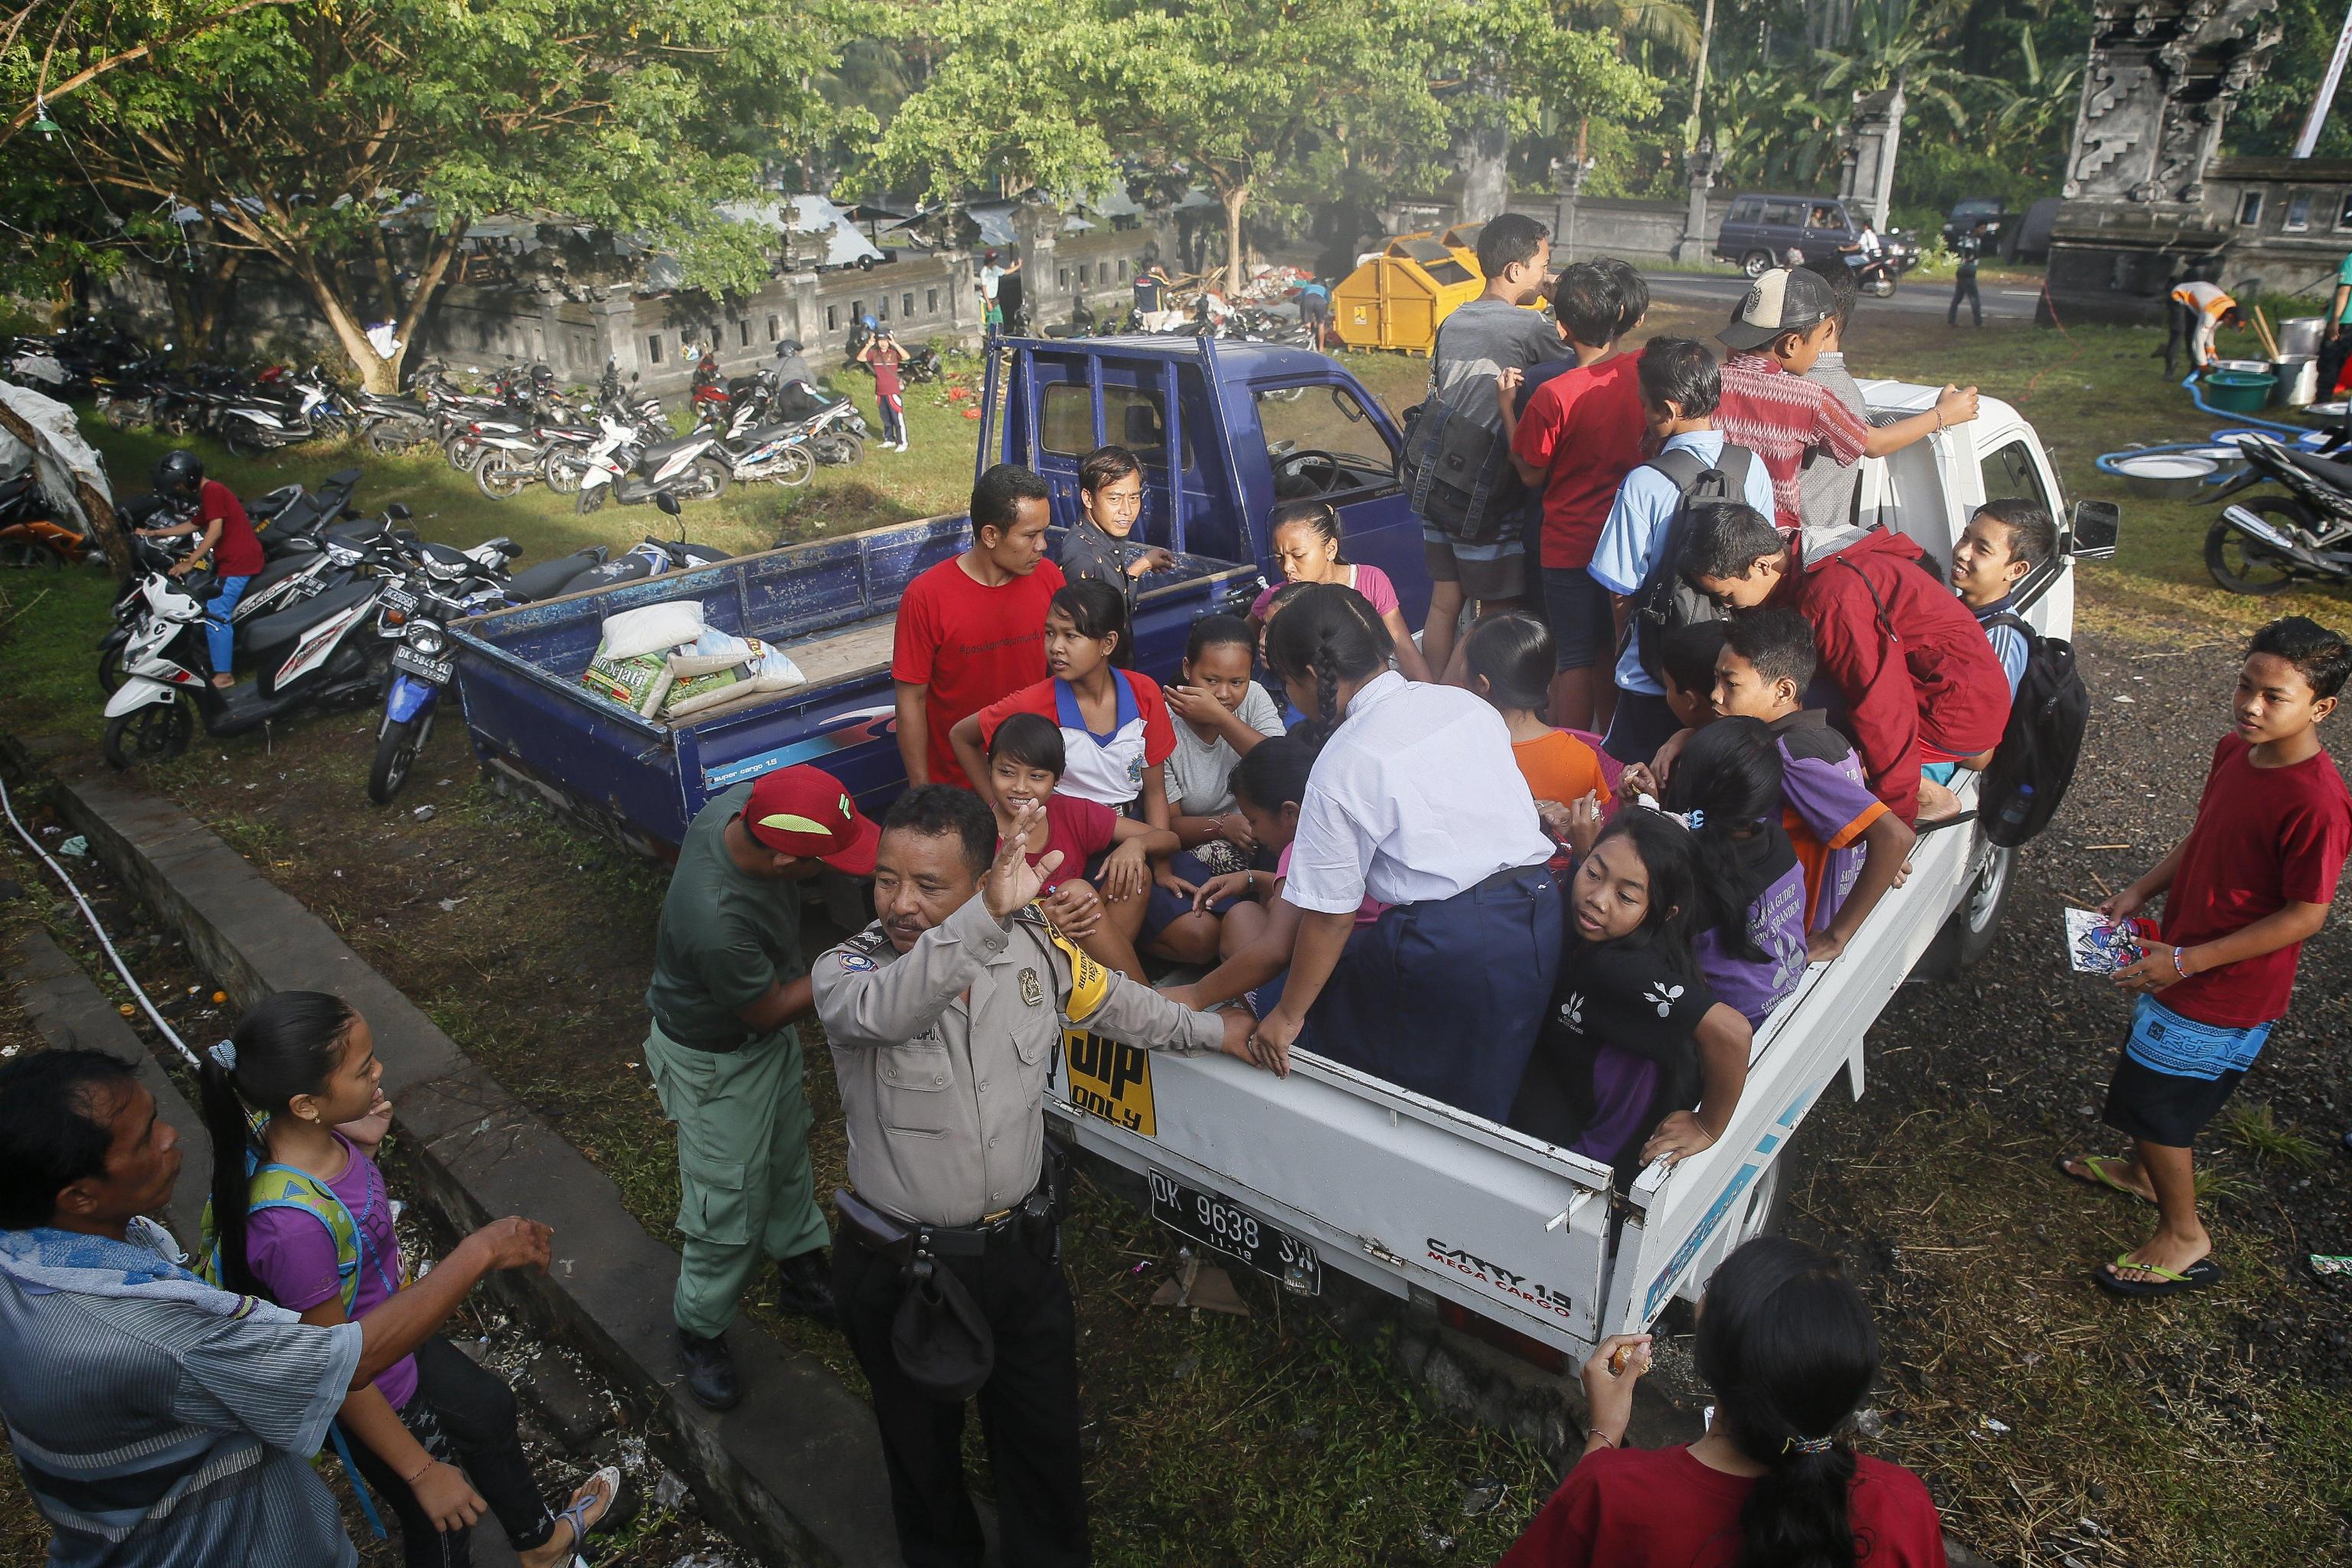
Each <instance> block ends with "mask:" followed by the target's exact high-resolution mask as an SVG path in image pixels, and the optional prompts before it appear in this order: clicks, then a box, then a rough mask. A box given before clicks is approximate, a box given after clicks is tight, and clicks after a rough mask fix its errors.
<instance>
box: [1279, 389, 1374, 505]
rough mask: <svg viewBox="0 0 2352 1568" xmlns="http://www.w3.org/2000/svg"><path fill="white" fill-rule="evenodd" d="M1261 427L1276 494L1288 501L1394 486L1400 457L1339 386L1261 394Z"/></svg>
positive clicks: (1345, 390) (1335, 495) (1357, 404)
mask: <svg viewBox="0 0 2352 1568" xmlns="http://www.w3.org/2000/svg"><path fill="white" fill-rule="evenodd" d="M1257 416H1258V424H1259V426H1261V427H1262V428H1263V429H1264V430H1265V455H1266V459H1267V461H1268V462H1270V463H1271V464H1272V465H1273V467H1274V490H1275V494H1276V495H1277V496H1279V497H1280V498H1281V499H1283V500H1298V499H1301V498H1319V497H1326V496H1329V497H1338V496H1340V495H1345V494H1352V493H1354V492H1356V491H1360V490H1368V489H1377V488H1381V487H1384V486H1389V485H1393V484H1394V483H1395V482H1396V457H1395V454H1393V453H1391V451H1390V450H1389V444H1388V442H1387V440H1386V439H1385V438H1384V437H1382V436H1381V429H1380V426H1377V425H1375V424H1373V423H1372V421H1371V419H1370V417H1369V416H1367V415H1366V414H1365V412H1364V405H1362V404H1360V403H1359V402H1358V401H1357V400H1356V397H1355V395H1354V394H1352V393H1350V392H1349V391H1348V389H1347V388H1345V387H1339V386H1269V387H1260V388H1259V389H1258V391H1257Z"/></svg>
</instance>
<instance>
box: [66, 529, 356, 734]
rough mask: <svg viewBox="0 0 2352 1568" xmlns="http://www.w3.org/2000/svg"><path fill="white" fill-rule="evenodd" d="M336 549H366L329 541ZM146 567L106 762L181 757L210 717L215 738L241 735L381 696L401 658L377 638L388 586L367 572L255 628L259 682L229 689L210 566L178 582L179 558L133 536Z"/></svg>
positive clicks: (250, 650) (110, 706)
mask: <svg viewBox="0 0 2352 1568" xmlns="http://www.w3.org/2000/svg"><path fill="white" fill-rule="evenodd" d="M328 549H329V551H330V552H331V553H334V554H337V555H342V554H349V555H351V556H352V564H353V565H357V564H358V563H360V561H361V560H362V556H363V554H364V552H360V551H355V550H351V549H350V548H349V547H347V546H343V545H341V544H336V543H330V544H329V546H328ZM132 552H133V556H134V559H136V560H137V562H138V563H139V565H140V567H141V568H142V571H143V572H144V573H145V576H144V578H143V579H142V581H141V583H140V584H139V588H138V594H139V598H140V601H141V613H140V616H139V618H138V620H137V622H136V624H135V625H134V626H133V627H132V629H131V636H130V637H129V639H128V640H127V641H126V642H125V643H124V645H123V648H122V666H121V668H122V674H123V680H122V684H121V686H120V687H119V688H117V689H116V690H115V692H114V694H113V695H112V696H110V697H109V698H108V699H107V702H106V721H107V722H106V736H105V740H104V742H103V745H102V748H101V749H102V751H103V752H104V754H105V757H106V760H107V762H108V763H110V765H112V766H114V767H117V768H127V767H129V766H131V763H135V762H163V761H168V760H170V759H171V758H173V757H176V756H178V755H180V754H181V753H182V752H185V751H186V750H187V749H188V742H191V741H192V740H194V738H195V732H196V726H197V725H198V724H199V723H201V724H202V725H203V726H204V730H205V733H206V734H207V735H214V736H221V737H226V736H230V735H241V734H244V733H246V732H247V731H252V730H258V729H261V728H263V727H264V726H266V725H269V724H274V723H275V722H276V721H278V720H279V719H282V718H285V717H287V716H289V715H290V714H293V713H296V712H299V711H300V710H304V709H306V708H315V707H320V706H324V705H326V704H329V703H333V702H350V701H364V700H373V698H374V697H375V695H376V693H377V692H378V691H380V690H381V689H383V672H384V670H385V668H386V667H387V666H388V665H389V664H390V662H391V655H390V653H389V651H388V650H386V649H384V648H383V647H382V646H381V639H380V638H379V637H376V636H375V632H374V627H375V619H376V600H377V597H378V595H379V591H380V588H381V583H380V581H379V580H378V579H376V578H373V577H362V578H361V579H359V580H358V581H355V582H351V583H347V584H344V585H343V586H341V587H340V588H331V589H329V590H328V591H326V592H325V593H322V594H320V595H318V596H317V597H315V598H312V599H310V600H308V601H306V602H304V603H302V604H299V605H293V606H291V607H290V608H288V609H284V610H280V611H278V613H277V614H276V615H273V616H264V617H263V618H262V619H261V620H259V621H256V622H253V623H250V624H249V626H248V627H247V629H246V630H244V631H243V632H242V633H241V634H240V636H239V638H238V640H239V641H240V642H241V643H242V644H243V645H244V647H245V650H246V652H247V656H248V657H249V658H251V660H252V662H253V663H254V665H255V666H256V674H255V676H254V679H252V680H250V681H247V682H241V683H239V684H237V685H236V686H232V687H228V688H226V689H222V688H218V687H215V685H214V684H213V667H212V657H211V654H210V652H209V649H208V647H207V644H206V641H205V599H206V598H208V597H209V596H210V590H211V588H212V586H213V584H212V578H211V574H209V573H193V574H190V575H189V576H188V577H187V578H186V579H185V580H182V579H178V578H174V577H173V576H172V575H171V574H170V573H171V566H172V558H171V556H170V554H169V553H168V552H165V551H163V550H159V549H157V548H156V547H155V546H154V545H153V544H152V543H151V542H148V541H146V540H138V541H134V542H133V544H132Z"/></svg>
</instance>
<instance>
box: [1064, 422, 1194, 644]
mask: <svg viewBox="0 0 2352 1568" xmlns="http://www.w3.org/2000/svg"><path fill="white" fill-rule="evenodd" d="M1142 515H1143V465H1142V464H1140V463H1139V462H1137V461H1136V460H1135V454H1134V453H1132V452H1130V451H1129V450H1128V449H1127V448H1126V447H1096V448H1095V449H1094V450H1093V451H1091V452H1089V453H1087V456H1086V458H1085V460H1084V461H1082V462H1080V463H1079V464H1078V517H1077V521H1075V522H1073V523H1071V524H1070V529H1069V531H1068V532H1067V533H1065V534H1064V535H1063V536H1062V555H1061V562H1062V574H1063V575H1064V576H1066V577H1067V578H1068V579H1069V580H1070V581H1071V582H1073V583H1075V582H1076V581H1078V580H1079V579H1080V578H1082V577H1091V578H1094V579H1095V580H1096V581H1097V582H1102V583H1108V584H1110V585H1111V586H1112V587H1114V588H1117V589H1118V592H1119V596H1120V597H1121V598H1123V599H1125V600H1126V601H1127V604H1128V608H1129V612H1130V614H1131V613H1132V612H1133V609H1134V606H1135V590H1136V579H1137V578H1139V577H1141V576H1142V575H1143V574H1145V573H1147V572H1168V571H1172V570H1173V569H1174V568H1175V565H1176V557H1175V556H1173V555H1171V554H1170V553H1169V552H1167V551H1166V550H1163V549H1161V548H1160V546H1159V545H1157V544H1150V543H1146V542H1144V541H1142V540H1140V539H1137V538H1134V537H1132V536H1133V534H1134V532H1135V524H1136V521H1137V520H1138V519H1139V518H1140V517H1141V516H1142Z"/></svg>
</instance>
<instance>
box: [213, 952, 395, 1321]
mask: <svg viewBox="0 0 2352 1568" xmlns="http://www.w3.org/2000/svg"><path fill="white" fill-rule="evenodd" d="M358 1016H359V1015H358V1014H357V1013H355V1012H353V1011H352V1006H351V1004H349V1003H348V1002H345V1001H344V1000H343V999H342V998H341V997H340V996H331V995H329V994H327V993H325V992H323V991H280V992H278V993H276V994H273V995H269V996H266V997H264V998H262V1000H261V1001H260V1002H259V1003H258V1004H257V1005H255V1006H254V1007H253V1009H252V1010H251V1011H249V1012H247V1014H246V1016H245V1017H244V1018H243V1019H242V1020H240V1021H239V1022H238V1024H237V1026H236V1034H235V1035H234V1036H232V1037H230V1038H228V1039H226V1040H223V1041H221V1042H220V1043H219V1044H218V1045H216V1046H215V1047H212V1048H211V1049H210V1050H208V1051H206V1052H205V1054H204V1058H203V1065H202V1067H201V1068H199V1069H198V1071H197V1075H196V1084H197V1089H198V1092H199V1096H200V1098H201V1099H202V1100H203V1102H204V1118H205V1132H206V1133H207V1134H208V1135H209V1136H210V1137H211V1139H212V1145H213V1179H212V1200H213V1236H214V1237H215V1240H216V1241H217V1242H218V1243H219V1247H220V1270H221V1284H222V1286H223V1288H224V1289H229V1290H234V1291H236V1292H238V1293H239V1294H242V1295H253V1294H255V1293H257V1290H258V1289H259V1287H258V1286H257V1283H256V1281H255V1280H254V1278H253V1268H252V1265H251V1264H250V1263H249V1262H247V1258H246V1234H247V1223H246V1222H247V1218H248V1215H247V1206H248V1201H249V1200H248V1195H247V1194H248V1193H249V1190H250V1185H251V1178H250V1177H248V1176H247V1173H246V1156H247V1153H248V1152H255V1139H254V1132H253V1126H252V1123H251V1121H249V1120H248V1119H249V1117H250V1116H251V1114H252V1113H253V1112H255V1111H259V1112H261V1113H262V1114H264V1115H275V1114H277V1113H278V1112H279V1111H282V1110H285V1109H286V1107H287V1105H288V1103H289V1101H291V1100H293V1099H294V1097H295V1096H296V1095H299V1094H316V1093H317V1092H318V1091H319V1089H320V1086H321V1085H323V1084H324V1083H325V1082H326V1081H327V1079H328V1078H329V1076H330V1075H331V1074H332V1073H333V1072H334V1070H335V1067H336V1064H337V1063H338V1062H339V1061H341V1058H342V1049H343V1039H344V1037H345V1036H347V1035H348V1034H349V1033H350V1032H351V1026H352V1021H353V1020H354V1019H356V1018H357V1017H358Z"/></svg>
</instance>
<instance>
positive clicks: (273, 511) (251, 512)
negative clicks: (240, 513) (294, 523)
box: [245, 485, 302, 522]
mask: <svg viewBox="0 0 2352 1568" xmlns="http://www.w3.org/2000/svg"><path fill="white" fill-rule="evenodd" d="M301 494H302V487H301V486H300V485H280V486H278V488H277V489H274V490H271V491H270V492H269V493H268V495H259V496H256V497H254V498H253V499H252V500H249V501H247V502H246V503H245V515H246V516H247V517H249V518H251V519H252V520H253V521H256V522H260V521H265V520H267V519H269V518H273V517H276V516H277V515H278V513H279V512H282V511H284V510H286V509H287V508H288V507H289V506H292V505H293V504H294V502H295V501H296V500H299V499H300V497H301Z"/></svg>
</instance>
